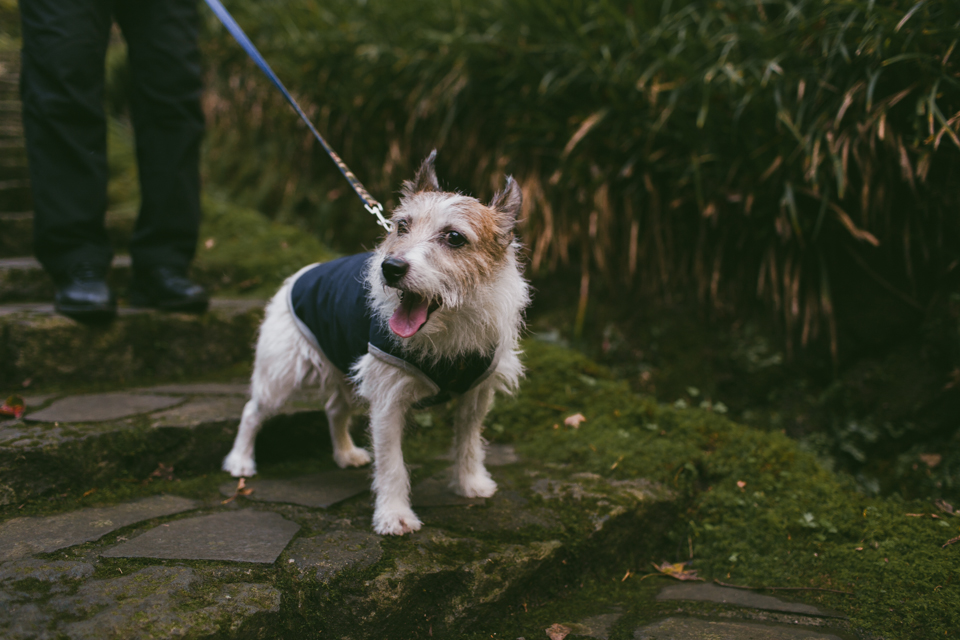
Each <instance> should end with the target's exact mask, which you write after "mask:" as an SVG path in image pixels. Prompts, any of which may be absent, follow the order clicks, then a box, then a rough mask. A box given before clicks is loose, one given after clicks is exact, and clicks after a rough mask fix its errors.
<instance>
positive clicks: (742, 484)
mask: <svg viewBox="0 0 960 640" xmlns="http://www.w3.org/2000/svg"><path fill="white" fill-rule="evenodd" d="M737 486H738V487H740V491H743V489H744V487H746V486H747V483H746V482H744V481H743V480H737Z"/></svg>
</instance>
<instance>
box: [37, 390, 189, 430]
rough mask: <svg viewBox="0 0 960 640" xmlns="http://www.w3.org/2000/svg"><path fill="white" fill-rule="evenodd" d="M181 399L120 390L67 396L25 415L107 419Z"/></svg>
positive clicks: (39, 419)
mask: <svg viewBox="0 0 960 640" xmlns="http://www.w3.org/2000/svg"><path fill="white" fill-rule="evenodd" d="M181 402H183V398H178V397H171V396H153V395H143V394H136V393H123V392H119V393H95V394H90V395H81V396H67V397H66V398H61V399H60V400H57V401H56V402H54V403H53V404H51V405H50V406H49V407H47V408H45V409H41V410H40V411H35V412H33V413H30V414H28V415H27V416H26V419H27V420H30V421H33V422H73V423H75V422H106V421H108V420H119V419H120V418H127V417H129V416H134V415H137V414H140V413H150V412H151V411H157V410H159V409H166V408H168V407H172V406H174V405H176V404H180V403H181Z"/></svg>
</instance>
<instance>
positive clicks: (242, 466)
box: [223, 452, 257, 478]
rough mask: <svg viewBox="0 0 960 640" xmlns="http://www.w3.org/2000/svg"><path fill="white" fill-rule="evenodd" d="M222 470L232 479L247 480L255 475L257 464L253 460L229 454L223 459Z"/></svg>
mask: <svg viewBox="0 0 960 640" xmlns="http://www.w3.org/2000/svg"><path fill="white" fill-rule="evenodd" d="M223 470H224V471H226V472H228V473H229V474H230V475H232V476H233V477H234V478H244V477H246V478H249V477H250V476H252V475H256V473H257V463H256V462H254V461H253V458H249V457H244V456H241V455H237V454H235V453H232V452H231V453H230V454H229V455H227V457H226V458H224V459H223Z"/></svg>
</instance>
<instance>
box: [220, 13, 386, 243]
mask: <svg viewBox="0 0 960 640" xmlns="http://www.w3.org/2000/svg"><path fill="white" fill-rule="evenodd" d="M205 1H206V3H207V6H208V7H210V10H211V11H213V13H214V15H216V16H217V18H219V19H220V22H222V23H223V26H224V27H226V28H227V31H229V32H230V35H232V36H233V37H234V39H235V40H236V41H237V42H238V43H239V44H240V46H241V47H243V50H244V51H246V52H247V54H249V56H250V57H251V58H252V59H253V61H254V62H255V63H256V64H257V66H258V67H260V70H261V71H263V73H264V74H266V76H267V77H268V78H269V79H270V82H272V83H273V85H274V86H275V87H276V88H277V89H279V90H280V93H282V94H283V97H284V98H286V99H287V102H289V103H290V106H291V107H293V109H294V111H296V112H297V115H299V116H300V118H301V119H302V120H303V121H304V122H305V123H306V124H307V127H308V128H309V129H310V131H311V133H313V136H314V137H315V138H316V139H317V141H318V142H319V143H320V144H321V146H323V149H324V150H325V151H326V152H327V155H329V156H330V159H331V160H333V162H334V163H335V164H336V165H337V168H338V169H340V173H342V174H343V177H344V178H346V179H347V182H349V183H350V186H351V187H352V188H353V190H354V191H355V192H356V194H357V195H358V196H359V197H360V200H361V201H363V206H364V208H365V209H366V210H367V211H369V212H370V213H372V214H373V215H375V216H377V224H379V225H380V226H381V227H383V228H384V229H386V230H387V231H388V232H389V231H390V230H391V229H392V228H393V225H392V224H391V222H390V221H389V220H387V219H386V218H384V217H383V205H381V204H380V203H379V202H377V200H376V199H375V198H374V197H373V196H371V195H370V193H369V192H368V191H367V190H366V189H364V188H363V185H362V184H361V183H360V180H359V179H357V176H355V175H354V174H353V172H352V171H350V168H349V167H347V165H346V163H344V161H343V160H341V159H340V156H338V155H337V153H336V152H335V151H334V150H333V148H332V147H331V146H330V145H329V144H327V141H326V140H324V139H323V136H321V135H320V132H319V131H317V129H316V128H315V127H314V126H313V123H312V122H310V118H308V117H307V114H305V113H304V112H303V109H301V108H300V105H299V104H297V101H296V100H294V99H293V96H291V95H290V92H289V91H287V88H286V87H285V86H283V83H282V82H280V78H278V77H277V74H275V73H274V72H273V69H271V68H270V65H269V64H267V61H266V60H264V59H263V56H262V55H260V52H259V51H257V48H256V47H255V46H254V45H253V43H252V42H250V38H248V37H247V34H246V33H244V32H243V29H241V28H240V25H238V24H237V21H236V20H234V19H233V16H231V15H230V12H229V11H227V9H226V7H224V6H223V5H222V4H221V3H220V0H205Z"/></svg>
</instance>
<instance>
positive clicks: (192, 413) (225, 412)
mask: <svg viewBox="0 0 960 640" xmlns="http://www.w3.org/2000/svg"><path fill="white" fill-rule="evenodd" d="M147 397H151V396H147ZM152 397H156V396H152ZM244 404H246V399H244V398H237V397H230V396H227V397H223V396H220V397H214V398H196V399H194V400H188V401H187V402H185V403H184V404H181V405H179V406H175V407H173V408H172V409H167V410H166V411H160V412H158V413H155V414H153V415H152V416H151V421H152V422H151V423H152V425H153V426H154V427H156V428H161V427H182V428H193V427H197V426H200V425H201V424H208V423H214V422H236V423H239V422H240V417H241V416H242V415H243V405H244Z"/></svg>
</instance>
